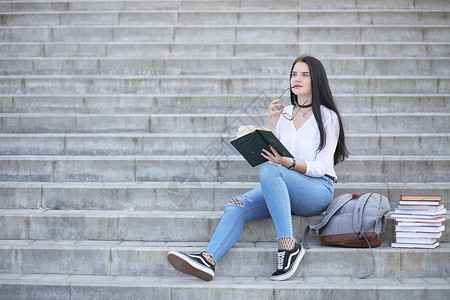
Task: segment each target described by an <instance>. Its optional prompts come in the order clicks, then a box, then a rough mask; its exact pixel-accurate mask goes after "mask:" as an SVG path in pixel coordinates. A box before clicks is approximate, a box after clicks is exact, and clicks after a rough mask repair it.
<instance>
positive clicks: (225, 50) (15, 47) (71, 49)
mask: <svg viewBox="0 0 450 300" xmlns="http://www.w3.org/2000/svg"><path fill="white" fill-rule="evenodd" d="M0 53H2V56H4V57H23V56H32V57H44V56H45V57H66V56H69V57H71V56H77V57H95V58H98V57H111V58H132V57H139V58H159V57H166V58H167V57H199V58H202V57H227V58H228V57H267V56H278V57H288V58H289V59H291V60H292V58H293V57H297V56H298V55H300V53H309V54H311V55H315V56H329V57H336V58H337V57H349V56H350V57H366V58H369V57H374V58H381V57H392V56H393V53H402V57H405V58H406V57H448V56H449V55H450V45H449V44H448V43H447V42H397V41H392V42H343V41H340V42H326V41H325V42H324V41H320V42H304V41H301V42H299V43H292V42H283V43H274V42H265V43H258V42H257V41H255V42H253V43H249V42H247V41H244V42H227V43H220V44H217V43H208V42H202V43H194V42H192V41H190V42H167V43H163V42H159V43H158V42H136V41H130V42H97V43H96V42H82V41H80V42H0Z"/></svg>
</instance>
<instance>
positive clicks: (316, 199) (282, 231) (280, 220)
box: [206, 163, 334, 262]
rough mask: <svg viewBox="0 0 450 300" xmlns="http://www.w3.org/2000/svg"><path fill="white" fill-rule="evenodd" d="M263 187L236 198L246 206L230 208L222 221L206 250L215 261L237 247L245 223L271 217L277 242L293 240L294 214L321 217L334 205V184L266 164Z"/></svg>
mask: <svg viewBox="0 0 450 300" xmlns="http://www.w3.org/2000/svg"><path fill="white" fill-rule="evenodd" d="M259 180H260V183H261V185H260V186H259V187H257V188H255V189H253V190H251V191H249V192H247V193H245V194H243V195H240V196H237V197H235V199H236V200H238V201H239V202H240V203H242V205H243V206H241V205H238V204H231V203H229V204H227V205H226V206H225V212H224V214H223V217H222V219H221V221H220V223H219V225H218V226H217V228H216V230H215V232H214V234H213V237H212V238H211V241H210V242H209V244H208V247H207V248H206V251H207V252H208V253H210V254H211V255H212V256H213V258H214V260H215V261H216V262H217V261H219V259H220V258H221V257H222V256H223V255H224V254H225V253H226V252H227V251H228V250H229V249H230V248H231V247H233V246H234V244H236V242H237V241H238V239H239V237H240V235H241V233H242V229H243V227H244V223H245V222H246V221H253V220H260V219H264V218H268V217H272V219H273V221H274V223H275V228H276V230H277V238H278V239H279V238H282V237H291V238H294V234H293V229H292V213H294V214H296V215H300V216H313V215H318V214H321V213H322V212H323V211H325V210H326V208H327V207H328V205H329V204H330V203H331V200H332V198H333V193H334V182H333V180H332V179H330V178H328V177H326V176H324V177H309V176H306V175H304V174H301V173H299V172H297V171H294V170H289V169H287V168H286V167H283V166H281V165H276V164H273V163H265V164H263V165H262V166H261V168H260V171H259Z"/></svg>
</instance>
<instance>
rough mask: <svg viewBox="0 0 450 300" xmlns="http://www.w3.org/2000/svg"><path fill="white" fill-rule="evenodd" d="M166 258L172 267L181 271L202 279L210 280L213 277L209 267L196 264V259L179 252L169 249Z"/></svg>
mask: <svg viewBox="0 0 450 300" xmlns="http://www.w3.org/2000/svg"><path fill="white" fill-rule="evenodd" d="M167 259H168V260H169V263H170V264H171V265H172V267H174V268H175V269H177V270H178V271H180V272H182V273H185V274H188V275H191V276H195V277H197V278H200V279H202V280H204V281H210V280H212V279H213V278H214V272H213V271H212V270H211V269H208V268H206V267H204V266H202V265H200V264H198V263H197V262H196V261H193V260H192V259H190V258H189V257H187V256H185V255H183V254H181V253H179V252H176V251H169V253H167Z"/></svg>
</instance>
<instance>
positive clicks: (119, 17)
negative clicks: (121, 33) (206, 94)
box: [0, 9, 450, 26]
mask: <svg viewBox="0 0 450 300" xmlns="http://www.w3.org/2000/svg"><path fill="white" fill-rule="evenodd" d="M0 20H1V24H2V25H3V26H32V25H40V26H42V25H48V26H57V25H173V24H176V25H279V24H284V25H286V24H289V25H298V24H302V25H323V24H335V25H353V24H361V25H372V24H377V25H399V24H403V25H449V24H450V11H445V10H425V9H421V10H411V9H402V10H395V9H392V10H389V11H386V10H385V9H383V10H375V9H369V10H368V9H356V10H349V9H345V10H331V9H328V10H323V9H322V10H307V9H302V10H299V11H293V10H292V9H289V10H279V9H269V10H262V9H258V10H241V9H226V10H217V9H216V10H155V9H150V10H138V11H131V10H128V11H101V10H95V11H94V10H89V11H70V12H66V11H64V12H55V11H53V12H20V11H16V12H4V13H1V14H0Z"/></svg>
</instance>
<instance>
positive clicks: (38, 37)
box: [0, 24, 450, 44]
mask: <svg viewBox="0 0 450 300" xmlns="http://www.w3.org/2000/svg"><path fill="white" fill-rule="evenodd" d="M449 28H450V25H409V26H403V25H284V24H280V25H276V26H273V25H272V26H270V25H265V26H261V25H252V26H250V25H217V26H214V25H152V26H150V25H91V26H83V25H79V26H64V25H61V26H7V27H0V41H2V42H81V41H82V42H131V41H133V42H166V43H167V42H189V43H192V42H208V43H213V42H215V43H219V44H220V43H229V42H258V43H263V42H270V43H273V42H278V43H280V42H287V43H292V42H321V41H324V40H326V41H329V42H446V41H448V40H449V39H450V30H449Z"/></svg>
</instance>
